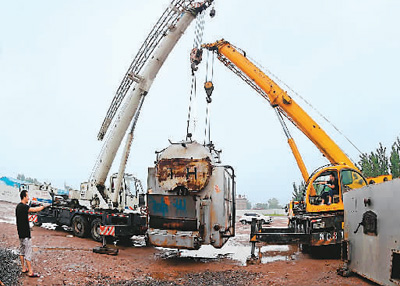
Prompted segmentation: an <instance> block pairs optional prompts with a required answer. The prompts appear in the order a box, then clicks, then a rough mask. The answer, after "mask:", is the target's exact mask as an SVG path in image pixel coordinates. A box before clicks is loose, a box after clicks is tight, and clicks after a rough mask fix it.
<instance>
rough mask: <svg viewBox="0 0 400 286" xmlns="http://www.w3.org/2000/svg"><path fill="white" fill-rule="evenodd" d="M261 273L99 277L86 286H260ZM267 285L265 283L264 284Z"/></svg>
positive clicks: (218, 272) (239, 272)
mask: <svg viewBox="0 0 400 286" xmlns="http://www.w3.org/2000/svg"><path fill="white" fill-rule="evenodd" d="M261 276H262V275H261V274H260V273H254V272H248V271H243V270H227V271H214V272H213V271H205V272H202V273H188V274H186V275H184V276H183V277H181V278H178V279H176V280H175V281H169V280H157V279H153V278H151V277H147V278H146V279H144V280H124V281H118V282H116V281H112V279H111V278H110V277H108V276H102V277H97V278H98V280H97V281H98V282H97V283H93V282H89V283H87V284H86V286H94V285H111V286H182V285H185V286H200V285H202V286H239V285H240V286H242V285H243V286H247V285H257V284H258V285H260V284H259V283H257V282H260V281H261V280H259V279H260V278H261ZM263 285H265V281H264V284H263Z"/></svg>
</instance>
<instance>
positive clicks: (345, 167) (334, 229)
mask: <svg viewBox="0 0 400 286" xmlns="http://www.w3.org/2000/svg"><path fill="white" fill-rule="evenodd" d="M202 48H205V49H208V50H210V51H213V52H215V53H216V54H217V56H218V59H219V60H220V61H221V62H222V63H223V64H224V65H225V66H227V67H228V68H229V69H230V70H232V71H233V72H234V73H236V74H237V75H238V76H239V77H240V78H241V79H243V80H244V81H245V82H246V83H248V84H249V85H250V86H251V87H253V88H254V89H255V90H256V91H257V92H258V93H259V94H261V95H262V96H263V97H264V98H265V99H266V100H268V101H269V103H270V104H271V106H272V107H273V108H274V110H275V111H276V113H277V115H278V118H279V120H280V122H281V124H282V126H283V128H284V131H285V134H286V136H287V138H288V144H289V146H290V148H291V150H292V152H293V155H294V157H295V159H296V162H297V164H298V166H299V169H300V171H301V174H302V176H303V178H304V181H305V182H306V191H305V198H304V202H303V203H302V204H301V206H300V207H299V208H298V211H297V213H296V212H295V213H294V215H293V216H292V217H290V222H291V223H290V228H289V230H283V229H282V233H279V232H277V231H275V232H274V233H273V234H272V233H270V234H269V235H265V236H262V235H261V234H262V233H263V231H261V232H260V230H257V231H256V232H254V234H255V237H256V236H257V238H261V237H263V238H264V239H262V240H264V241H268V242H276V243H290V242H300V243H304V244H308V245H314V246H315V245H328V244H337V243H340V242H341V241H342V239H343V199H342V198H343V193H344V192H347V191H349V190H351V189H356V188H360V187H363V186H365V185H367V179H365V178H364V177H363V175H362V174H361V172H360V170H358V168H357V167H356V166H355V165H354V163H353V162H352V161H351V159H350V158H349V157H348V156H347V155H346V154H345V153H344V152H343V151H342V150H341V149H340V147H339V146H338V145H337V144H336V143H335V142H334V141H333V140H332V139H331V138H330V137H329V136H328V134H326V132H325V131H324V130H323V129H322V128H321V127H320V126H319V125H318V124H317V123H316V122H315V121H314V120H313V119H312V118H311V117H310V116H309V115H308V114H307V113H306V112H305V111H304V110H303V109H302V108H301V107H300V106H299V105H298V104H297V103H296V102H295V101H294V100H293V99H292V98H291V97H290V96H289V95H288V94H287V92H286V91H284V90H283V89H282V88H281V87H280V86H279V85H278V84H276V83H275V82H274V81H273V80H272V79H271V78H270V77H269V76H268V75H266V74H265V73H264V72H263V71H262V70H261V69H260V68H259V67H257V66H256V65H255V64H254V63H253V62H252V61H250V60H249V59H248V58H247V57H246V54H245V53H244V52H242V51H241V50H240V49H238V48H236V47H235V46H234V45H232V44H231V43H229V42H228V41H225V40H220V41H217V42H215V43H210V44H204V45H202ZM283 117H286V118H287V119H288V120H289V121H291V122H292V123H293V124H294V125H295V126H296V127H297V128H298V129H299V130H300V131H301V132H303V133H304V135H306V136H307V137H308V138H309V139H310V140H311V141H312V142H313V143H314V145H315V146H316V147H317V148H318V149H319V150H320V152H321V153H322V154H323V155H324V156H325V157H326V158H327V159H328V160H329V162H330V163H331V165H329V166H325V167H321V168H319V169H317V170H316V171H314V172H313V173H312V174H311V176H309V175H308V174H309V173H308V171H307V169H306V167H305V164H304V162H303V160H302V157H301V155H300V153H299V151H298V149H297V146H296V144H295V142H294V140H293V138H292V137H291V136H290V133H289V131H288V129H287V127H286V125H285V123H284V120H283ZM332 176H333V177H332ZM385 178H386V180H387V179H391V178H390V176H386V177H380V178H378V179H377V180H384V179H385ZM378 182H379V181H378Z"/></svg>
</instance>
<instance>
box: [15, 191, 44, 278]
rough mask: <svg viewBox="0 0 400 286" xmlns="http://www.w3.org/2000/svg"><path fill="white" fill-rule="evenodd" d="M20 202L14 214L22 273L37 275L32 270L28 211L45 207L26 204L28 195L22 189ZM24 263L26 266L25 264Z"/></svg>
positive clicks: (30, 275) (37, 210)
mask: <svg viewBox="0 0 400 286" xmlns="http://www.w3.org/2000/svg"><path fill="white" fill-rule="evenodd" d="M20 198H21V202H20V203H19V204H18V205H17V208H16V209H15V215H16V217H17V230H18V236H19V243H20V256H19V257H20V259H21V265H22V273H28V276H29V277H33V278H35V277H39V275H38V274H37V273H34V272H33V270H32V265H31V261H32V241H31V229H30V227H29V220H28V213H30V212H40V211H41V210H43V209H44V208H45V207H44V206H40V207H36V208H31V207H29V206H28V202H29V197H28V191H26V190H23V191H22V192H21V193H20ZM25 264H26V266H25Z"/></svg>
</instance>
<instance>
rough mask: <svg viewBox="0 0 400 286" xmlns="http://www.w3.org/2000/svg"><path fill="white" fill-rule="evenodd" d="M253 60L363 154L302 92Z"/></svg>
mask: <svg viewBox="0 0 400 286" xmlns="http://www.w3.org/2000/svg"><path fill="white" fill-rule="evenodd" d="M248 58H249V59H250V60H251V61H253V62H254V63H256V64H257V65H258V66H259V67H260V68H261V69H262V70H263V71H265V72H266V73H268V74H269V75H270V76H272V77H273V78H274V79H275V80H276V81H277V82H279V83H280V84H281V85H284V86H285V87H286V88H287V89H288V90H290V91H291V92H292V93H293V94H295V95H296V96H297V97H299V98H300V99H301V100H303V102H304V103H306V104H307V105H308V106H309V107H310V108H312V109H313V110H314V111H315V112H316V113H317V114H318V115H319V116H321V118H322V119H324V120H325V121H326V122H327V123H329V124H330V125H331V126H332V127H333V128H334V129H335V130H336V131H337V132H338V133H339V134H340V135H342V136H343V137H344V138H345V139H346V140H347V142H349V143H350V144H351V145H352V146H353V147H354V148H355V149H356V150H357V151H358V152H359V153H360V154H363V152H362V151H361V150H360V149H359V148H358V147H357V146H356V145H355V144H354V143H353V142H352V141H351V140H350V139H349V138H348V137H347V136H346V135H345V134H343V133H342V131H340V130H339V128H337V127H336V126H335V125H334V124H333V123H332V122H331V121H329V119H328V118H326V117H325V116H324V115H323V114H322V113H321V112H319V111H318V109H316V108H315V107H314V106H313V105H312V104H311V103H310V102H308V101H307V99H305V98H304V97H302V96H301V95H300V94H298V93H297V92H296V91H295V90H293V89H292V88H291V87H290V86H289V85H288V84H286V83H285V82H284V81H282V80H281V79H280V78H279V77H278V76H277V75H275V74H274V73H272V72H271V71H270V70H269V69H267V68H265V67H263V66H262V65H261V64H260V63H258V62H257V61H255V60H254V59H252V58H250V57H248Z"/></svg>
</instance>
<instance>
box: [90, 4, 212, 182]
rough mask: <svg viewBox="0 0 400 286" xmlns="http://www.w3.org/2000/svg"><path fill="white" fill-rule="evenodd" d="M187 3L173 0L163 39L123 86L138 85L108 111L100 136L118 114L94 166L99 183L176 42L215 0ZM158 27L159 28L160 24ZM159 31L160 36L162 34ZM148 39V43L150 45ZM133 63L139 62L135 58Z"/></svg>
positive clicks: (120, 95)
mask: <svg viewBox="0 0 400 286" xmlns="http://www.w3.org/2000/svg"><path fill="white" fill-rule="evenodd" d="M175 2H176V3H175ZM185 2H192V1H176V0H174V1H172V3H171V6H173V7H172V8H171V7H170V8H168V9H167V11H168V13H172V12H174V13H175V14H174V15H175V16H174V18H172V20H170V22H164V23H163V27H166V28H167V30H165V31H164V29H163V28H159V30H161V31H163V33H162V35H161V39H159V40H158V41H157V42H156V44H157V45H156V47H152V46H151V47H152V50H151V51H149V53H151V57H150V58H149V57H148V56H146V57H145V58H140V60H138V64H139V70H141V68H142V66H143V71H142V73H141V74H140V75H139V74H138V73H137V70H136V69H135V68H134V67H135V66H136V65H134V64H132V65H131V67H130V69H129V70H128V72H127V74H126V75H125V78H124V80H123V82H122V85H123V84H125V83H126V84H128V83H129V81H130V80H132V79H133V81H135V82H136V85H135V86H134V87H133V88H132V89H131V91H130V93H129V94H128V95H127V96H126V98H125V99H124V97H125V93H126V92H127V91H128V89H129V88H127V89H124V90H125V91H124V92H121V93H120V92H119V91H118V92H117V95H116V96H115V97H114V100H113V102H112V104H111V107H110V109H109V112H108V113H107V116H106V118H105V120H104V122H103V125H102V128H101V131H100V132H99V135H98V137H99V139H101V138H102V137H103V136H104V134H105V132H106V131H107V129H108V126H109V125H110V123H111V121H112V118H113V117H114V114H116V112H117V110H118V112H119V113H118V115H117V116H116V118H115V119H114V122H113V124H112V126H113V129H112V130H110V131H109V134H108V138H107V139H106V142H105V143H104V146H103V149H102V151H101V153H100V155H99V158H98V160H97V162H96V164H95V167H94V171H93V173H92V175H91V181H92V182H94V183H95V184H96V185H97V186H103V185H104V183H105V181H106V178H107V175H108V173H109V171H110V168H111V165H112V163H113V161H114V158H115V156H116V153H117V151H118V149H119V146H120V145H121V142H122V139H123V137H124V136H125V133H126V131H127V129H128V127H129V124H130V123H131V121H132V118H133V117H134V115H135V114H136V112H138V106H139V102H140V101H141V98H142V97H144V96H146V94H147V93H148V91H149V89H150V87H151V85H152V83H153V81H154V79H155V77H156V76H157V74H158V72H159V70H160V68H161V66H162V65H163V63H164V62H165V60H166V58H167V57H168V55H169V54H170V52H171V51H172V49H173V48H174V47H175V45H176V43H177V42H178V41H179V39H180V38H181V36H182V35H183V33H184V32H185V30H186V29H187V28H188V26H189V25H190V23H191V22H192V21H193V20H194V19H195V18H196V16H197V14H198V13H200V12H202V11H203V10H204V9H206V8H207V7H208V6H209V4H210V3H211V2H212V0H210V1H206V2H203V3H202V4H201V5H198V6H196V7H192V8H187V7H186V8H185V9H183V10H182V9H181V8H182V7H181V6H182V5H183V4H184V3H185ZM171 11H172V12H171ZM165 13H166V12H165ZM168 15H169V14H168ZM168 15H167V16H164V15H163V16H162V17H161V19H164V18H165V19H169V18H171V17H170V16H168ZM168 23H169V24H168ZM156 26H157V27H158V24H157V25H156ZM157 31H158V30H157ZM156 34H157V35H159V34H160V33H156ZM146 41H147V40H146ZM146 41H145V44H147V42H146ZM153 50H154V51H153ZM147 59H148V60H147ZM146 61H147V62H146ZM134 62H136V59H135V61H134ZM120 88H121V87H120ZM118 90H120V89H118ZM122 100H125V102H124V104H123V106H122V107H121V108H119V106H120V104H121V103H122Z"/></svg>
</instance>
